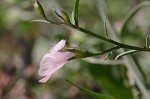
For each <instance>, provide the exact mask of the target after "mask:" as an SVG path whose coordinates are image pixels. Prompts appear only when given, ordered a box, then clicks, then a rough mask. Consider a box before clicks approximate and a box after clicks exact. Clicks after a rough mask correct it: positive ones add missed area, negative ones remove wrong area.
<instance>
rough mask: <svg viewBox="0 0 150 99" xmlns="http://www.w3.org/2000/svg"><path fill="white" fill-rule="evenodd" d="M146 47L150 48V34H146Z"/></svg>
mask: <svg viewBox="0 0 150 99" xmlns="http://www.w3.org/2000/svg"><path fill="white" fill-rule="evenodd" d="M146 48H147V49H149V35H147V36H146Z"/></svg>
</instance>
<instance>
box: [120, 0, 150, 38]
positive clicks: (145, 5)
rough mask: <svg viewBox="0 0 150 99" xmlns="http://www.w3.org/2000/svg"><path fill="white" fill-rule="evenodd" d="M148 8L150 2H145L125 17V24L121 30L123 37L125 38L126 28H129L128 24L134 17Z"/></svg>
mask: <svg viewBox="0 0 150 99" xmlns="http://www.w3.org/2000/svg"><path fill="white" fill-rule="evenodd" d="M147 6H150V1H143V2H142V3H140V4H138V5H137V6H135V7H134V8H133V9H132V10H131V11H130V12H129V13H128V15H127V16H126V17H125V19H124V22H123V25H122V28H121V31H120V33H121V37H123V36H124V33H126V32H125V30H126V27H127V24H128V22H129V21H130V20H131V19H132V17H133V16H134V15H135V14H136V13H137V12H138V11H139V10H141V9H142V8H144V7H147Z"/></svg>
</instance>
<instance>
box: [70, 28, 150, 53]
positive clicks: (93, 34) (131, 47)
mask: <svg viewBox="0 0 150 99" xmlns="http://www.w3.org/2000/svg"><path fill="white" fill-rule="evenodd" d="M71 27H72V28H74V29H77V30H79V31H81V32H83V33H86V34H89V35H91V36H93V37H96V38H99V39H101V40H104V41H107V42H110V43H112V44H115V45H117V46H120V48H126V49H132V50H138V51H148V52H150V50H149V49H146V48H141V47H136V46H131V45H127V44H123V43H119V42H116V41H114V40H111V39H107V38H105V37H102V36H100V35H98V34H96V33H93V32H91V31H88V30H86V29H84V28H82V27H75V26H71Z"/></svg>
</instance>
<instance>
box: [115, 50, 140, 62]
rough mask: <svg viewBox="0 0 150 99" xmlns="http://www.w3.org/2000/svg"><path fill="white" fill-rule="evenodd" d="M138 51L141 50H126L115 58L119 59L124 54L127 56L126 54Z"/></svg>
mask: <svg viewBox="0 0 150 99" xmlns="http://www.w3.org/2000/svg"><path fill="white" fill-rule="evenodd" d="M136 52H139V51H137V50H130V51H126V52H124V53H121V54H119V55H117V56H116V58H115V60H117V59H118V58H120V57H123V56H125V55H128V54H133V53H136Z"/></svg>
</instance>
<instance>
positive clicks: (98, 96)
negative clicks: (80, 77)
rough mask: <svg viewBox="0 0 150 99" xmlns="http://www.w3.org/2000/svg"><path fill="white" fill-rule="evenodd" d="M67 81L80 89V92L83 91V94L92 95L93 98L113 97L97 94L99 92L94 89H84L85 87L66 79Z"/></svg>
mask: <svg viewBox="0 0 150 99" xmlns="http://www.w3.org/2000/svg"><path fill="white" fill-rule="evenodd" d="M66 81H67V82H69V83H70V84H72V85H74V86H75V87H77V88H78V89H80V90H81V91H82V92H84V93H85V94H87V95H89V96H91V97H93V98H94V99H115V98H114V97H112V96H108V95H107V96H106V95H103V94H99V93H96V92H94V91H91V90H89V89H86V88H83V87H79V86H77V85H75V84H73V83H72V82H70V81H69V80H66Z"/></svg>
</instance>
